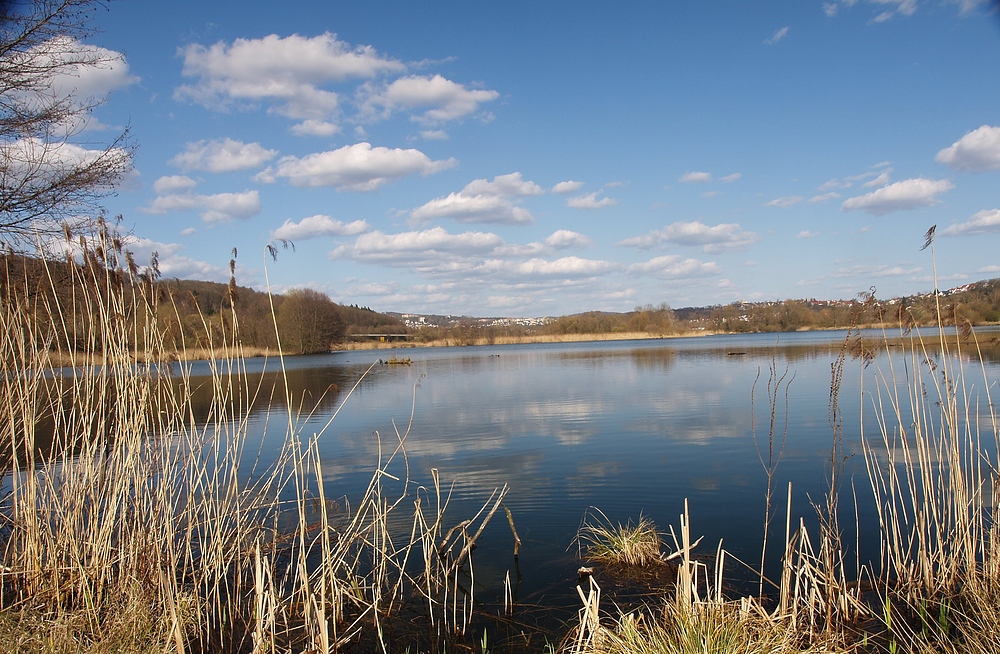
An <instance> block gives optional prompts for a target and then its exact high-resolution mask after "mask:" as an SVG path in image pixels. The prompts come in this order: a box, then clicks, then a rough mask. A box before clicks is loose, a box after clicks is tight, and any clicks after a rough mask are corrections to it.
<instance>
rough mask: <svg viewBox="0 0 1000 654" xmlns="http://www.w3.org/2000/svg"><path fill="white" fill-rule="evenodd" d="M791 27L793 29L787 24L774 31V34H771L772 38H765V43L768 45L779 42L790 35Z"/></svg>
mask: <svg viewBox="0 0 1000 654" xmlns="http://www.w3.org/2000/svg"><path fill="white" fill-rule="evenodd" d="M790 29H791V27H789V26H788V25H785V26H784V27H782V28H779V29H778V30H776V31H775V32H774V34H772V35H771V36H770V38H767V39H764V43H765V44H767V45H774V44H775V43H777V42H778V41H780V40H781V39H783V38H785V37H786V36H788V31H789V30H790Z"/></svg>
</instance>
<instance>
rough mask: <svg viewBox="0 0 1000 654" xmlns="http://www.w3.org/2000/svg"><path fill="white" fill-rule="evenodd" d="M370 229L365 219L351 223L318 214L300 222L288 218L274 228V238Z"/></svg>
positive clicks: (304, 237) (349, 233) (303, 237)
mask: <svg viewBox="0 0 1000 654" xmlns="http://www.w3.org/2000/svg"><path fill="white" fill-rule="evenodd" d="M369 229H370V226H369V225H368V223H367V222H365V221H364V220H355V221H352V222H349V223H345V222H342V221H340V220H335V219H334V218H331V217H330V216H324V215H322V214H317V215H315V216H309V217H308V218H303V219H302V220H300V221H299V222H297V223H296V222H292V221H291V220H286V221H285V222H284V223H283V224H282V225H281V227H279V228H278V229H276V230H274V234H273V236H274V238H278V239H282V238H283V239H288V240H290V241H297V240H298V241H304V240H307V239H310V238H316V237H317V236H356V235H357V234H363V233H365V232H367V231H368V230H369Z"/></svg>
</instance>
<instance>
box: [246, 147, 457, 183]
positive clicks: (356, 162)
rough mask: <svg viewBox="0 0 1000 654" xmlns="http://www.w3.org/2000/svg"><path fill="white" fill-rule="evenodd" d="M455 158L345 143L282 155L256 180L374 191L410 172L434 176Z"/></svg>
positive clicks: (454, 163) (411, 173) (449, 165)
mask: <svg viewBox="0 0 1000 654" xmlns="http://www.w3.org/2000/svg"><path fill="white" fill-rule="evenodd" d="M457 163H458V162H457V161H456V160H455V159H446V160H442V161H432V160H431V159H430V158H429V157H428V156H427V155H425V154H424V153H423V152H421V151H419V150H414V149H407V150H403V149H400V148H394V149H389V148H385V147H376V148H373V147H372V146H371V144H370V143H356V144H354V145H345V146H344V147H342V148H339V149H337V150H330V151H327V152H316V153H313V154H309V155H306V156H304V157H301V158H300V157H283V158H282V159H280V160H279V161H278V163H277V165H276V166H275V168H274V169H273V170H272V169H270V168H269V169H267V170H265V171H264V172H262V173H259V174H258V175H257V176H256V177H255V179H256V180H257V181H261V182H270V181H273V180H274V179H276V178H279V177H280V178H285V179H287V180H288V182H289V183H290V184H291V185H292V186H308V187H318V186H332V187H333V188H336V189H338V190H342V191H374V190H375V189H377V188H379V187H380V186H382V185H384V184H386V183H388V182H391V181H393V180H396V179H399V178H401V177H406V176H408V175H416V174H421V175H431V174H433V173H436V172H439V171H441V170H445V169H446V168H452V167H453V166H455V165H456V164H457Z"/></svg>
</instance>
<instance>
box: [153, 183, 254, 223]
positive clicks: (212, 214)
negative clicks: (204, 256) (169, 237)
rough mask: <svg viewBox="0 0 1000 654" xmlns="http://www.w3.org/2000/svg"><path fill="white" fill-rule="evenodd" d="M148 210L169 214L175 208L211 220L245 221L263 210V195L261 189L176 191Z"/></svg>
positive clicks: (212, 221)
mask: <svg viewBox="0 0 1000 654" xmlns="http://www.w3.org/2000/svg"><path fill="white" fill-rule="evenodd" d="M143 211H145V212H146V213H151V214H166V213H172V212H175V211H198V212H199V213H200V215H201V219H202V220H204V221H205V222H207V223H223V222H229V221H231V220H243V219H246V218H250V217H251V216H256V215H257V214H259V213H260V196H259V195H258V193H257V191H243V192H242V193H216V194H214V195H198V194H195V193H173V194H167V195H161V196H159V197H157V198H156V199H154V200H153V202H152V203H151V204H150V205H149V206H148V207H146V208H144V209H143Z"/></svg>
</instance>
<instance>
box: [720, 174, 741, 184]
mask: <svg viewBox="0 0 1000 654" xmlns="http://www.w3.org/2000/svg"><path fill="white" fill-rule="evenodd" d="M741 177H743V173H733V174H731V175H726V176H725V177H720V178H719V181H720V182H722V183H724V184H731V183H733V182H735V181H736V180H738V179H740V178H741Z"/></svg>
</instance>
